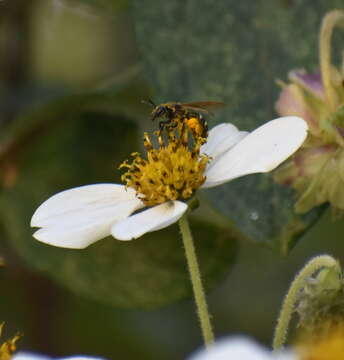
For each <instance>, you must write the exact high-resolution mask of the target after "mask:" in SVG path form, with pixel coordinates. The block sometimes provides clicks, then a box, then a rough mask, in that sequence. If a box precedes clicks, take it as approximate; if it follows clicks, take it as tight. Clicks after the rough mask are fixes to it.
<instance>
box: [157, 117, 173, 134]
mask: <svg viewBox="0 0 344 360" xmlns="http://www.w3.org/2000/svg"><path fill="white" fill-rule="evenodd" d="M170 122H171V120H170V119H167V120H161V121H159V129H160V131H162V130H163V129H164V127H165V126H167V125H168V124H169V123H170Z"/></svg>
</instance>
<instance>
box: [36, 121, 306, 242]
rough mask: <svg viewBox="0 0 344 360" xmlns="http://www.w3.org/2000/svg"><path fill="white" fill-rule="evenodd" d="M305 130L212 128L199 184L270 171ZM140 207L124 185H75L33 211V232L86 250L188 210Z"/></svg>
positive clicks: (291, 126)
mask: <svg viewBox="0 0 344 360" xmlns="http://www.w3.org/2000/svg"><path fill="white" fill-rule="evenodd" d="M307 130H308V127H307V124H306V122H305V121H304V120H303V119H301V118H298V117H295V116H288V117H284V118H278V119H275V120H272V121H270V122H268V123H266V124H264V125H262V126H261V127H259V128H257V129H256V130H255V131H253V132H251V133H247V132H244V131H239V130H238V129H237V128H236V127H235V126H234V125H232V124H225V123H224V124H220V125H218V126H216V127H214V128H213V129H212V130H211V131H210V132H209V137H208V141H207V143H206V144H204V145H203V146H202V147H201V149H200V153H204V154H206V155H207V156H209V159H210V161H209V163H208V164H207V166H206V168H205V171H204V176H205V177H206V179H205V182H204V183H203V184H202V186H201V188H210V187H214V186H217V185H221V184H223V183H225V182H227V181H230V180H232V179H235V178H238V177H240V176H244V175H248V174H253V173H265V172H268V171H271V170H273V169H274V168H275V167H277V166H278V165H279V164H280V163H282V162H283V161H284V160H285V159H287V158H288V157H289V156H290V155H291V154H293V153H294V152H295V151H296V150H297V149H298V148H299V147H300V146H301V144H302V143H303V141H304V140H305V138H306V136H307ZM148 140H149V139H148ZM148 146H151V144H148V145H147V147H148ZM145 206H146V205H145V204H144V202H143V201H142V197H141V198H139V197H138V196H137V193H136V191H135V190H134V189H132V188H130V187H129V188H126V187H125V186H124V185H118V184H94V185H86V186H81V187H77V188H74V189H70V190H66V191H63V192H60V193H58V194H56V195H54V196H52V197H51V198H49V199H48V200H47V201H45V202H44V203H43V204H42V205H41V206H40V207H39V208H38V209H37V210H36V212H35V213H34V215H33V216H32V219H31V226H32V227H39V228H41V229H39V230H37V231H36V232H35V233H34V235H33V236H34V237H35V238H36V239H37V240H39V241H41V242H44V243H47V244H50V245H54V246H59V247H65V248H73V249H82V248H85V247H87V246H89V245H90V244H92V243H94V242H96V241H98V240H100V239H102V238H104V237H106V236H108V235H110V234H112V236H113V237H114V238H116V239H118V240H132V239H136V238H138V237H140V236H142V235H143V234H145V233H147V232H150V231H155V230H159V229H162V228H165V227H167V226H169V225H170V224H172V223H174V222H176V221H177V220H178V219H179V218H180V217H181V216H182V215H183V214H184V213H185V211H186V210H187V208H188V206H187V204H186V203H184V202H182V201H179V200H169V201H165V202H163V203H161V204H159V205H155V206H152V207H148V208H147V209H146V210H143V211H141V212H138V213H135V212H136V211H137V210H139V209H142V208H144V207H145ZM133 213H134V214H133ZM132 214H133V215H132Z"/></svg>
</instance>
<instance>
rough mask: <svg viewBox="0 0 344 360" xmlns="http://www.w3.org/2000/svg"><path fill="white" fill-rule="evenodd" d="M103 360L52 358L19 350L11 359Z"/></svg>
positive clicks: (86, 357)
mask: <svg viewBox="0 0 344 360" xmlns="http://www.w3.org/2000/svg"><path fill="white" fill-rule="evenodd" d="M54 359H55V360H103V359H101V358H95V357H90V356H70V357H64V358H58V359H57V358H51V357H47V356H43V355H37V354H33V353H26V352H19V353H17V354H15V355H14V356H13V357H12V358H11V360H54Z"/></svg>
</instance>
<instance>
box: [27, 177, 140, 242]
mask: <svg viewBox="0 0 344 360" xmlns="http://www.w3.org/2000/svg"><path fill="white" fill-rule="evenodd" d="M143 206H144V205H143V203H142V202H141V200H139V199H137V197H136V193H135V191H134V190H133V189H130V188H128V189H125V186H123V185H116V184H95V185H87V186H81V187H77V188H74V189H70V190H66V191H62V192H60V193H58V194H56V195H54V196H52V197H51V198H49V199H48V200H47V201H45V202H44V203H43V204H42V205H41V206H40V207H39V208H38V209H37V210H36V212H35V213H34V215H33V217H32V219H31V226H37V227H42V229H40V230H38V231H36V232H35V233H34V235H33V236H34V237H35V238H36V239H37V240H39V241H41V242H44V243H47V244H50V245H54V246H59V247H65V248H72V249H82V248H85V247H87V246H88V245H90V244H92V243H94V242H96V241H98V240H100V239H102V238H104V237H106V236H108V235H110V233H111V227H112V226H113V224H114V223H116V222H117V221H119V220H122V219H124V218H126V217H127V216H129V215H130V214H131V213H133V212H134V211H135V210H137V209H139V208H141V207H143Z"/></svg>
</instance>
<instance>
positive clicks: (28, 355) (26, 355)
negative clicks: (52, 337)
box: [11, 352, 51, 360]
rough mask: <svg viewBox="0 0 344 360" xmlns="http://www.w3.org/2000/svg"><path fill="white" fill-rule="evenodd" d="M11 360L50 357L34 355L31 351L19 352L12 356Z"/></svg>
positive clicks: (47, 359)
mask: <svg viewBox="0 0 344 360" xmlns="http://www.w3.org/2000/svg"><path fill="white" fill-rule="evenodd" d="M11 359H12V360H51V358H50V357H46V356H42V355H36V354H32V353H25V352H19V353H17V354H15V355H13V356H12V358H11Z"/></svg>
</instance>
